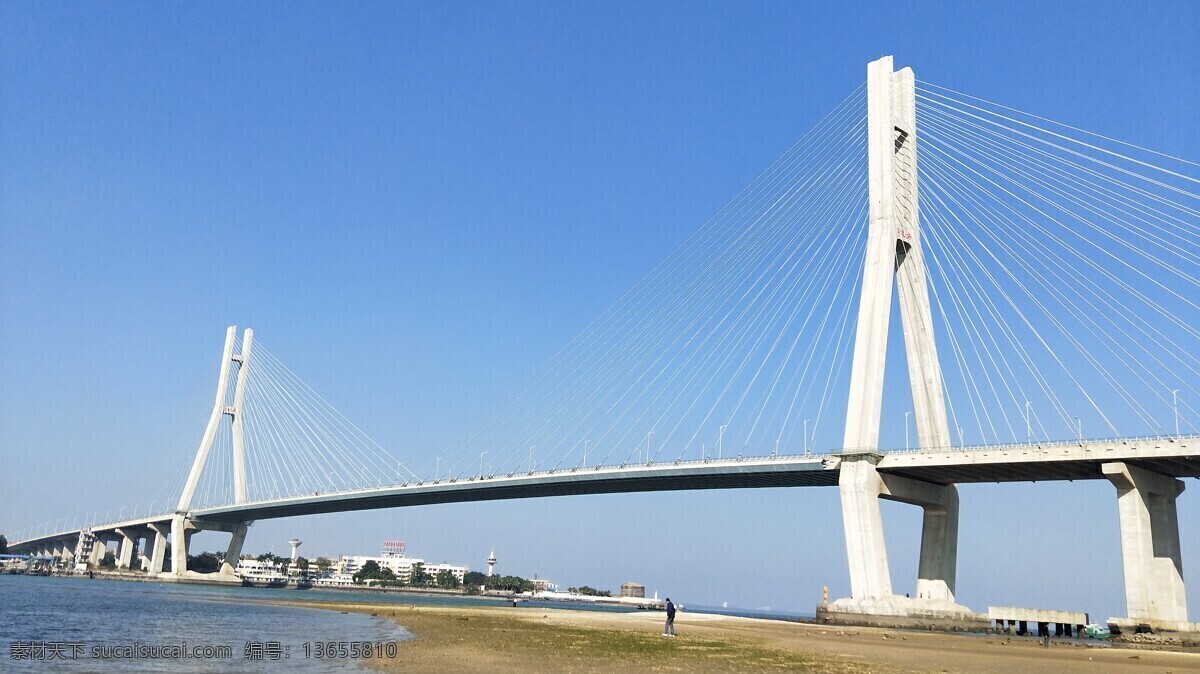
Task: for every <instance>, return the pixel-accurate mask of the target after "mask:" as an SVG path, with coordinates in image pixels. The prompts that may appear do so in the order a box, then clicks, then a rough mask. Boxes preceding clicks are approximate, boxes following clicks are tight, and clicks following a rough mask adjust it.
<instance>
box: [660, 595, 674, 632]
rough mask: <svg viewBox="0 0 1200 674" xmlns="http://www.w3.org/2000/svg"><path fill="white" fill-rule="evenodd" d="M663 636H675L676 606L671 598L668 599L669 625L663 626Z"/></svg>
mask: <svg viewBox="0 0 1200 674" xmlns="http://www.w3.org/2000/svg"><path fill="white" fill-rule="evenodd" d="M663 636H664V637H673V636H675V605H674V604H672V603H671V598H670V597H667V624H666V625H665V626H663Z"/></svg>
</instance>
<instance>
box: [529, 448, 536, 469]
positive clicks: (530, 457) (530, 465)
mask: <svg viewBox="0 0 1200 674" xmlns="http://www.w3.org/2000/svg"><path fill="white" fill-rule="evenodd" d="M535 449H537V445H530V446H529V472H530V473H532V472H533V450H535Z"/></svg>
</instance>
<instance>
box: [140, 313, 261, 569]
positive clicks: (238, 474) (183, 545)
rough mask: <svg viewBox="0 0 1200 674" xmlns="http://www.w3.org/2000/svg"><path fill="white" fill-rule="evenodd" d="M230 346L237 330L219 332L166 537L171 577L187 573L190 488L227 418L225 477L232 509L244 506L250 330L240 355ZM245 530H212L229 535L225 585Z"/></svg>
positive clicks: (161, 539)
mask: <svg viewBox="0 0 1200 674" xmlns="http://www.w3.org/2000/svg"><path fill="white" fill-rule="evenodd" d="M236 341H237V326H236V325H231V326H229V327H228V328H226V330H225V348H224V349H222V351H221V373H220V375H219V376H218V377H217V395H216V400H214V401H213V409H212V414H210V415H209V418H208V426H207V427H205V429H204V436H203V437H202V438H201V439H200V446H199V447H198V448H197V449H196V459H195V460H194V461H193V462H192V469H191V471H189V472H188V477H187V481H186V482H185V483H184V486H183V492H182V493H181V494H180V495H179V503H178V505H177V506H176V508H175V515H174V517H172V518H171V525H170V531H169V535H170V540H171V572H172V573H173V574H174V575H176V576H185V575H187V574H188V573H189V572H188V570H187V555H188V548H189V547H190V546H189V543H190V539H191V537H192V534H193V533H194V532H195V531H197V530H198V529H199V526H198V525H197V524H196V523H195V522H193V521H192V520H190V519H189V518H188V516H187V513H188V511H189V510H190V509H191V507H192V497H193V496H195V493H196V486H197V485H198V484H199V483H200V476H201V475H202V474H203V473H204V467H205V465H206V464H207V463H208V457H209V453H210V452H211V451H212V447H213V443H214V441H215V440H216V437H217V432H218V430H219V429H220V426H221V418H222V417H223V416H229V417H232V419H233V423H232V424H231V428H232V435H233V443H232V449H233V456H232V457H231V458H232V465H233V470H232V471H231V473H232V476H233V499H234V503H235V504H242V503H245V502H246V501H247V498H246V441H245V425H244V423H243V415H242V406H243V403H244V402H245V398H246V381H247V380H248V379H249V374H250V372H249V368H250V353H251V349H252V348H253V346H254V330H252V329H250V328H246V330H245V332H243V334H242V349H241V352H240V353H237V354H235V353H234V352H233V349H234V346H235V343H236ZM235 364H236V365H237V367H236V369H235V368H234V365H235ZM231 379H232V380H233V386H234V388H233V400H232V401H229V384H230V380H231ZM227 403H229V404H227ZM247 527H248V524H247V523H245V522H237V523H228V524H221V525H218V526H216V527H213V528H215V529H217V530H219V531H227V532H229V533H230V534H232V537H231V539H230V541H229V547H228V549H227V550H226V552H225V561H224V563H222V564H221V570H220V575H221V576H224V577H226V578H228V579H230V580H234V577H233V571H234V565H235V564H236V563H237V560H238V558H239V557H240V556H241V554H242V545H243V544H244V543H245V541H246V533H247ZM164 533H166V532H162V531H161V530H156V538H155V543H154V554H153V561H152V562H151V564H152V570H153V571H154V572H155V573H158V571H159V569H161V567H162V558H163V548H164V545H165V538H166V536H164Z"/></svg>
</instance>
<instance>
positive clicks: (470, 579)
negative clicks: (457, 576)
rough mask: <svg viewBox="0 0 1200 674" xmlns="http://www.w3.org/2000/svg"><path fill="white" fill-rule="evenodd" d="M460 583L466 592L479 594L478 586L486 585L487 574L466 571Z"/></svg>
mask: <svg viewBox="0 0 1200 674" xmlns="http://www.w3.org/2000/svg"><path fill="white" fill-rule="evenodd" d="M462 584H463V589H465V590H466V591H467V594H479V588H480V587H482V586H484V585H487V574H485V573H483V572H482V571H468V572H467V573H466V575H464V576H463V582H462Z"/></svg>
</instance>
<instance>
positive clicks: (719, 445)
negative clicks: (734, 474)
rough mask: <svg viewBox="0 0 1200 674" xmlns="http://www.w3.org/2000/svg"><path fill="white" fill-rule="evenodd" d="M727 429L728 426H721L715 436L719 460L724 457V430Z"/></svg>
mask: <svg viewBox="0 0 1200 674" xmlns="http://www.w3.org/2000/svg"><path fill="white" fill-rule="evenodd" d="M726 428H729V424H723V425H722V426H721V431H720V432H719V433H718V434H717V458H718V459H721V458H723V457H724V456H725V429H726Z"/></svg>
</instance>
